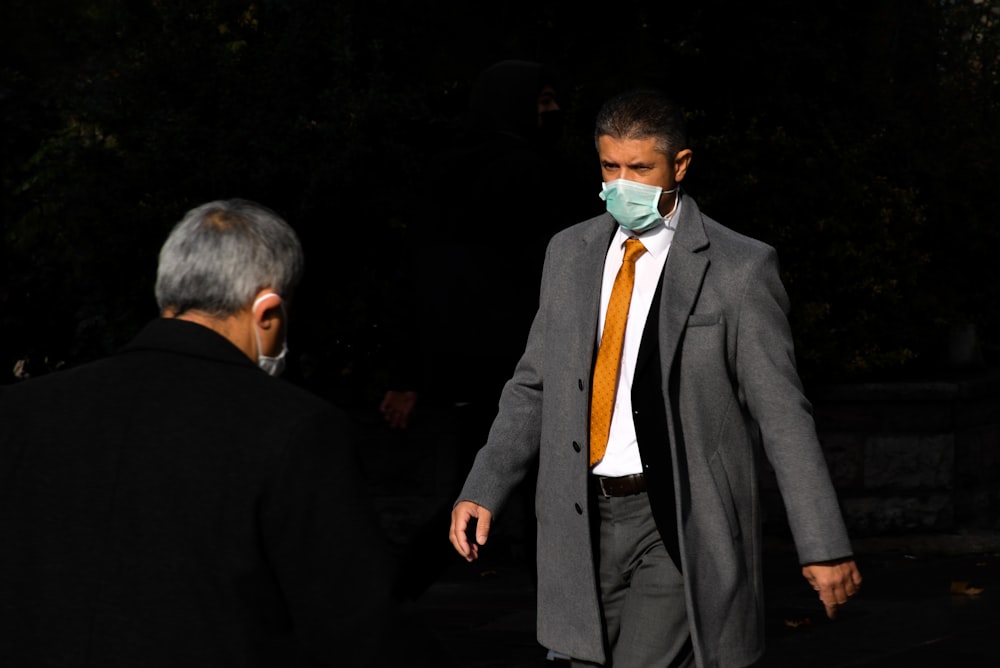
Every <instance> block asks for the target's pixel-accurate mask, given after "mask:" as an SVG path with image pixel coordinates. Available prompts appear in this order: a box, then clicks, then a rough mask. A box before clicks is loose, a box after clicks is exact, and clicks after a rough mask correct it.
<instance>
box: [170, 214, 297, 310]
mask: <svg viewBox="0 0 1000 668" xmlns="http://www.w3.org/2000/svg"><path fill="white" fill-rule="evenodd" d="M302 267H303V257H302V246H301V244H300V243H299V239H298V237H297V236H296V235H295V232H294V231H293V230H292V228H291V227H290V226H289V225H288V223H286V222H285V221H284V220H282V219H281V218H280V217H279V216H278V215H277V214H275V213H274V212H273V211H271V210H270V209H267V208H266V207H263V206H261V205H259V204H256V203H254V202H250V201H247V200H242V199H230V200H219V201H216V202H209V203H208V204H202V205H201V206H199V207H196V208H194V209H191V210H190V211H188V212H187V213H186V214H185V215H184V218H183V219H182V220H181V221H180V222H179V223H177V224H176V225H175V226H174V229H173V230H172V231H171V233H170V236H169V237H168V238H167V241H166V242H165V243H164V244H163V248H162V249H160V262H159V268H158V269H157V272H156V302H157V304H159V306H160V310H161V311H162V310H165V309H167V308H170V309H171V310H173V311H175V313H176V314H181V313H184V312H186V311H190V310H199V311H204V312H206V313H209V314H210V315H213V316H215V317H220V318H224V317H227V316H230V315H233V314H235V313H237V312H239V311H240V310H241V309H243V308H246V307H247V306H249V305H250V303H251V302H252V301H253V299H254V297H255V296H256V295H257V293H258V292H260V291H261V290H262V289H264V288H271V289H272V290H274V291H275V292H277V293H278V294H279V295H282V296H284V297H287V296H288V294H289V293H290V292H291V290H292V289H293V288H294V287H295V286H296V285H297V284H298V282H299V279H300V278H301V276H302Z"/></svg>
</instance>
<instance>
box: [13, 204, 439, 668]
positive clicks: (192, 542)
mask: <svg viewBox="0 0 1000 668" xmlns="http://www.w3.org/2000/svg"><path fill="white" fill-rule="evenodd" d="M302 265H303V258H302V250H301V247H300V245H299V240H298V239H297V237H296V235H295V233H294V232H293V230H292V228H291V227H289V226H288V224H287V223H286V222H285V221H283V220H282V219H281V218H279V217H278V216H277V215H275V214H274V213H273V212H271V211H269V210H267V209H265V208H263V207H261V206H259V205H256V204H254V203H251V202H247V201H242V200H228V201H217V202H211V203H208V204H205V205H203V206H200V207H197V208H195V209H193V210H191V211H190V212H188V214H187V215H186V216H185V217H184V219H183V220H182V221H181V222H180V223H178V224H177V226H176V227H175V228H174V230H173V231H172V233H171V234H170V236H169V238H168V239H167V241H166V243H165V244H164V246H163V248H162V250H161V252H160V261H159V270H158V275H157V282H156V297H157V302H158V304H159V307H160V313H161V317H159V318H157V319H155V320H154V321H152V322H151V323H149V324H148V325H147V326H146V327H145V329H143V330H142V332H141V333H140V334H139V335H138V336H137V337H136V338H135V339H134V340H133V341H132V342H131V343H130V344H129V345H127V346H126V347H125V348H124V350H122V351H121V352H119V353H117V354H114V355H112V356H110V357H108V358H106V359H102V360H99V361H96V362H92V363H90V364H86V365H83V366H80V367H76V368H73V369H69V370H63V371H59V372H56V373H52V374H48V375H45V376H42V377H39V378H35V379H30V380H26V381H24V382H22V383H19V384H15V385H11V386H6V387H3V388H2V389H0V392H2V394H0V536H3V538H2V540H0V592H3V595H2V596H0V665H3V666H28V665H31V666H57V665H58V666H77V665H79V666H106V667H109V668H111V667H115V666H170V667H171V668H173V667H175V666H206V667H207V666H212V667H213V668H217V667H219V666H240V667H241V668H245V667H248V666H261V667H263V666H274V667H279V666H280V667H282V668H284V667H285V666H320V665H325V666H333V665H336V666H373V665H375V666H382V665H397V662H398V660H399V657H395V656H387V655H386V654H387V653H388V652H389V651H400V652H403V651H405V653H406V656H407V658H408V661H407V665H413V664H414V661H418V662H419V660H420V659H421V657H420V656H419V651H418V649H417V647H415V646H414V644H413V643H412V642H410V641H408V642H393V643H386V642H384V641H383V636H385V635H387V634H391V635H392V636H393V637H394V638H400V636H401V634H402V635H403V636H405V637H407V638H409V639H410V640H411V641H412V637H411V636H410V634H409V632H408V631H409V629H410V626H409V622H404V621H403V618H402V616H401V615H399V614H398V608H397V607H396V606H395V605H394V604H393V602H392V598H391V590H392V581H393V572H394V570H395V569H394V567H393V565H392V564H391V561H390V557H389V552H388V546H387V544H386V543H385V541H384V540H383V538H382V536H381V535H379V534H378V532H377V529H376V527H377V526H378V522H377V520H376V518H375V515H374V511H373V509H372V508H371V507H370V505H369V502H368V500H367V499H366V494H367V490H366V488H365V486H364V484H363V482H362V480H361V477H360V475H359V473H358V470H357V467H356V462H355V461H354V458H355V455H356V453H355V451H354V449H353V447H354V446H353V445H352V436H351V428H350V426H349V423H348V421H347V419H346V417H345V416H344V415H343V414H342V413H341V412H340V411H339V410H338V409H335V408H334V407H333V406H332V405H331V404H329V403H327V402H325V401H322V400H320V399H318V398H317V397H315V396H313V395H311V394H309V393H307V392H305V391H303V390H301V389H299V388H297V387H295V386H293V385H292V384H290V383H288V382H285V381H283V380H281V379H278V378H273V377H272V376H274V375H277V374H279V373H281V370H282V367H283V360H284V351H285V338H286V332H287V327H288V309H287V306H286V305H287V304H288V302H289V299H290V298H291V294H292V291H293V289H294V288H295V286H296V284H297V283H298V281H299V277H300V275H301V272H302ZM434 665H439V664H438V663H437V662H435V664H434Z"/></svg>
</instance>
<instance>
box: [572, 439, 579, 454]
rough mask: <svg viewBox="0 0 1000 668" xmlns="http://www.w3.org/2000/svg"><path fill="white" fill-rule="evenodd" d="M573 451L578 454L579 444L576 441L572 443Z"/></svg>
mask: <svg viewBox="0 0 1000 668" xmlns="http://www.w3.org/2000/svg"><path fill="white" fill-rule="evenodd" d="M573 449H574V450H576V451H577V452H580V444H579V443H577V442H576V441H573Z"/></svg>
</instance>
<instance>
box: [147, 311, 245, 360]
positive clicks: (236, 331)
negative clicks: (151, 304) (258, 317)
mask: <svg viewBox="0 0 1000 668" xmlns="http://www.w3.org/2000/svg"><path fill="white" fill-rule="evenodd" d="M160 315H161V316H162V317H164V318H175V319H177V320H186V321H188V322H193V323H196V324H199V325H202V326H203V327H208V328H209V329H210V330H212V331H213V332H216V333H217V334H221V335H222V336H224V337H226V338H227V339H228V340H229V342H230V343H232V344H233V345H234V346H236V347H237V348H239V349H240V350H241V351H243V354H244V355H246V356H247V357H249V358H250V359H251V360H253V361H254V362H256V361H257V342H256V341H254V337H253V336H252V334H251V332H252V331H253V327H252V323H250V318H252V314H251V312H250V311H249V309H244V310H242V311H240V312H239V313H236V314H233V315H229V316H226V317H225V318H219V317H216V316H213V315H210V314H208V313H205V312H204V311H198V310H193V311H185V312H184V313H180V314H176V313H175V312H174V311H173V310H172V309H170V308H167V309H164V310H163V312H162V313H161V314H160Z"/></svg>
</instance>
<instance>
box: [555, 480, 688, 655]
mask: <svg viewBox="0 0 1000 668" xmlns="http://www.w3.org/2000/svg"><path fill="white" fill-rule="evenodd" d="M597 505H598V508H599V512H600V531H599V532H598V535H599V540H600V545H599V546H598V560H599V566H598V570H599V574H600V582H601V608H602V611H603V613H604V628H605V640H606V643H607V647H608V648H609V649H608V652H609V656H610V660H609V661H608V662H607V663H606V664H604V666H605V668H688V667H691V666H694V665H695V661H694V654H693V652H692V651H691V642H690V630H689V628H688V621H687V607H686V605H685V597H684V579H683V577H682V576H681V573H680V571H678V570H677V566H676V565H675V564H674V561H673V559H671V558H670V554H669V553H668V552H667V550H666V548H665V547H664V545H663V541H662V540H661V538H660V533H659V531H657V529H656V524H655V523H654V522H653V513H652V511H651V510H650V507H649V499H648V496H647V495H646V494H645V493H641V494H633V495H631V496H622V497H610V498H607V497H603V496H601V497H600V498H599V500H598V503H597ZM571 665H573V666H580V667H583V666H595V665H597V664H593V663H586V662H580V661H573V662H572V664H571Z"/></svg>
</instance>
